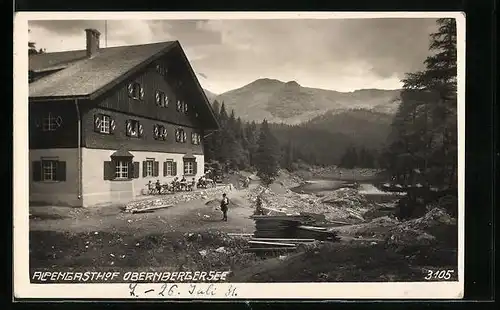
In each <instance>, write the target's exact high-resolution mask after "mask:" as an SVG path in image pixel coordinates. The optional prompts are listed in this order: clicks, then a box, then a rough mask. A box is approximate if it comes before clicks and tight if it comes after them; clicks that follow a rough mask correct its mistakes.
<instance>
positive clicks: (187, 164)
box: [184, 160, 196, 175]
mask: <svg viewBox="0 0 500 310" xmlns="http://www.w3.org/2000/svg"><path fill="white" fill-rule="evenodd" d="M195 164H196V162H195V161H191V160H189V161H184V174H185V175H194V174H195V172H194V165H195Z"/></svg>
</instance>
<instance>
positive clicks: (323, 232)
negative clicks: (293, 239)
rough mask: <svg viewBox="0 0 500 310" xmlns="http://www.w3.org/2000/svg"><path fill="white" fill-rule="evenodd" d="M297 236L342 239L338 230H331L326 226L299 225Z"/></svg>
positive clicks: (331, 239)
mask: <svg viewBox="0 0 500 310" xmlns="http://www.w3.org/2000/svg"><path fill="white" fill-rule="evenodd" d="M297 238H310V239H315V240H322V241H338V240H340V239H339V237H338V236H337V233H336V232H333V231H329V230H328V229H327V228H325V227H316V226H304V225H301V226H299V227H297Z"/></svg>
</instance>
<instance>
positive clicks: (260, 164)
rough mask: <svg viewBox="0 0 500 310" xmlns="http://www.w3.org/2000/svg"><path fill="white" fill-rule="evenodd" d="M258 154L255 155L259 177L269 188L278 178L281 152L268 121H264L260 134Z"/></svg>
mask: <svg viewBox="0 0 500 310" xmlns="http://www.w3.org/2000/svg"><path fill="white" fill-rule="evenodd" d="M257 145H258V147H257V152H256V154H255V165H256V168H257V175H258V176H259V177H260V178H261V180H262V183H263V184H264V185H266V186H269V185H270V184H271V183H272V182H273V181H274V180H275V179H276V177H277V176H278V172H279V161H280V158H279V157H280V156H279V154H280V151H279V147H278V141H277V140H276V138H275V137H274V135H273V134H272V133H271V130H270V129H269V125H268V123H267V121H266V120H264V121H262V125H261V126H260V134H259V139H258V143H257Z"/></svg>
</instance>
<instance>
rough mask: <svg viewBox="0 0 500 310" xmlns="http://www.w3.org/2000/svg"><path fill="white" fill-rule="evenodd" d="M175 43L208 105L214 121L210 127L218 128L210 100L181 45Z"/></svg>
mask: <svg viewBox="0 0 500 310" xmlns="http://www.w3.org/2000/svg"><path fill="white" fill-rule="evenodd" d="M175 43H176V44H177V46H178V47H179V49H180V50H181V54H182V58H183V59H184V62H185V63H186V65H187V66H188V69H189V70H188V71H189V74H191V78H192V79H193V80H194V81H195V84H196V88H197V89H198V91H199V92H200V93H201V95H202V98H203V101H204V102H205V104H206V105H207V106H208V110H209V111H210V115H211V116H212V121H213V123H214V125H215V126H214V128H212V129H213V130H218V129H220V127H221V126H220V124H219V121H218V120H217V117H216V116H215V112H214V110H213V108H212V104H211V103H210V101H209V100H208V98H207V96H206V94H205V91H204V90H203V87H201V85H200V82H199V81H198V78H197V77H196V74H194V70H193V67H192V66H191V63H190V62H189V60H188V59H187V56H186V54H185V53H184V50H183V49H182V46H181V44H180V42H179V41H175Z"/></svg>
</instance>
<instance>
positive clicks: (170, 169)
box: [163, 159, 177, 177]
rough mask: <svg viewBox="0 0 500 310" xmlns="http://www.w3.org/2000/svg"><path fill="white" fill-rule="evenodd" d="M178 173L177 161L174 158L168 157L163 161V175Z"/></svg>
mask: <svg viewBox="0 0 500 310" xmlns="http://www.w3.org/2000/svg"><path fill="white" fill-rule="evenodd" d="M176 175H177V163H176V162H175V161H173V160H172V159H167V161H166V162H164V163H163V176H164V177H167V176H176Z"/></svg>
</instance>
